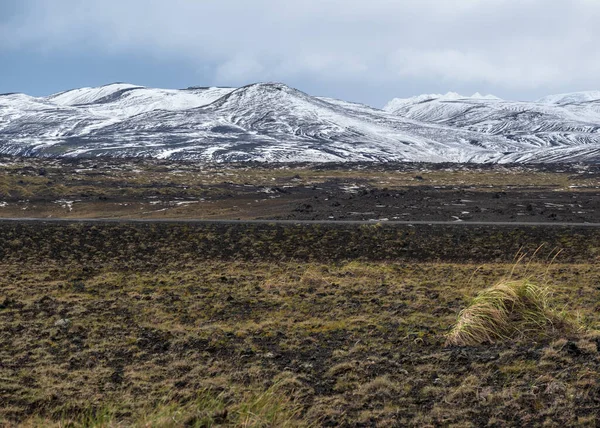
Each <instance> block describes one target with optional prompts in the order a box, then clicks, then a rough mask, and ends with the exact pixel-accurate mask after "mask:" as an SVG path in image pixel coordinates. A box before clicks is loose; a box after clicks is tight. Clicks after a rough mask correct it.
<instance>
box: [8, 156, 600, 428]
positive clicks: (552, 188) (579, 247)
mask: <svg viewBox="0 0 600 428" xmlns="http://www.w3.org/2000/svg"><path fill="white" fill-rule="evenodd" d="M599 178H600V169H599V168H598V167H592V166H577V165H575V166H564V167H563V166H544V167H542V166H536V167H507V168H505V167H500V166H493V167H492V166H476V167H475V166H460V167H459V166H456V165H454V166H451V165H448V166H443V165H441V166H440V165H437V166H432V165H416V164H415V165H391V164H389V165H387V164H386V165H378V166H370V167H369V168H366V167H365V166H364V165H344V166H340V165H337V166H336V165H328V166H314V165H312V166H311V165H288V166H284V167H281V168H279V167H258V166H256V165H254V166H252V165H236V166H231V165H229V166H219V165H212V166H210V165H209V166H206V165H204V166H198V165H192V164H185V163H179V164H175V163H169V162H162V161H149V160H135V161H110V162H108V161H103V160H98V159H94V160H71V161H69V160H41V159H35V160H31V159H11V158H7V159H3V160H1V161H0V217H1V218H0V272H1V274H0V426H30V427H38V426H39V427H46V426H56V427H66V426H75V427H79V426H86V427H87V426H96V427H105V426H106V427H120V426H140V427H150V426H152V427H163V426H165V427H171V426H175V427H179V426H195V427H207V426H215V425H223V426H241V427H250V426H252V427H254V426H257V427H279V426H289V427H303V426H315V427H318V426H344V427H366V426H415V427H427V426H461V427H462V426H542V425H544V426H590V427H594V426H599V425H600V416H599V415H600V380H599V379H600V332H599V331H600V270H599V269H598V265H599V263H600V228H598V227H597V225H594V224H578V225H574V224H570V225H566V224H561V223H562V222H576V223H600V180H599ZM7 217H12V218H13V219H6V218H7ZM23 217H38V218H42V219H43V218H47V217H52V218H65V217H71V218H75V219H82V218H98V217H111V218H113V219H116V218H118V219H127V218H134V219H146V218H149V219H156V218H174V219H198V218H204V219H210V218H229V219H232V218H233V219H235V218H241V219H250V218H268V219H276V218H284V219H309V220H311V219H319V220H328V219H338V220H339V219H347V220H370V219H374V220H379V221H377V222H373V223H369V224H362V225H356V224H331V223H326V222H325V223H324V222H317V223H310V224H294V223H286V224H275V223H271V222H264V223H260V224H258V223H244V222H232V223H222V222H221V223H218V222H184V221H166V222H158V223H157V222H154V223H151V222H146V221H138V222H136V221H119V222H106V221H96V222H86V221H55V222H48V221H37V220H36V221H24V220H22V218H23ZM385 219H387V220H398V219H399V220H409V222H407V223H404V224H399V223H397V224H394V223H391V222H386V221H385ZM415 220H423V221H425V222H424V223H421V224H413V223H410V222H414V221H415ZM430 220H443V221H445V220H450V221H452V220H460V221H457V222H456V223H452V224H445V225H442V224H428V223H427V222H428V221H430ZM470 220H471V221H483V222H489V221H508V222H517V221H518V222H521V223H524V222H532V224H527V225H525V224H518V225H517V224H477V223H472V224H469V221H470ZM540 222H541V223H544V222H546V223H547V222H549V223H553V224H551V225H547V224H543V225H542V224H536V223H540ZM536 249H539V251H538V252H537V254H536V255H535V257H533V258H531V259H525V261H523V262H521V263H515V261H514V258H515V256H516V255H517V254H519V253H521V252H528V253H529V255H530V256H531V255H532V254H533V253H534V251H536ZM559 250H562V252H561V253H560V254H559V255H558V257H557V258H556V260H554V262H552V256H553V255H556V254H557V252H558V251H559ZM529 260H532V262H531V263H529ZM506 278H511V279H524V278H527V279H528V280H529V281H531V283H532V284H537V285H540V286H541V287H542V289H545V287H547V289H548V290H549V291H550V292H551V296H550V297H549V298H548V303H549V304H552V307H551V308H550V307H549V308H546V306H545V304H546V300H544V302H543V306H544V307H543V308H542V309H543V311H538V312H537V313H538V314H539V313H542V314H551V315H552V316H551V317H547V320H544V319H541V318H539V317H538V316H537V315H536V317H530V318H531V319H534V320H536V322H538V320H539V325H538V324H533V325H532V324H531V323H530V324H524V325H526V328H523V327H522V326H521V325H520V324H516V323H513V321H516V320H518V319H517V318H518V317H513V312H511V311H509V312H510V314H509V315H510V316H509V317H508V318H507V319H505V320H504V321H506V323H508V324H511V325H510V326H508V327H507V328H506V329H505V330H504V331H509V330H510V331H511V333H514V332H515V328H513V327H515V326H516V328H518V330H517V331H516V334H515V335H514V336H512V337H510V338H505V339H503V340H500V341H496V342H495V343H481V342H480V341H479V342H477V345H475V346H448V343H457V344H461V343H462V344H464V343H465V341H464V340H463V339H464V338H465V337H466V338H467V339H469V338H471V339H472V338H473V337H474V336H473V335H471V336H469V335H468V333H469V331H474V330H461V331H459V332H460V333H461V334H458V335H455V336H452V337H453V338H454V340H450V341H449V342H447V336H448V334H449V333H450V332H451V329H452V326H453V325H454V324H455V323H456V321H457V319H458V317H459V314H460V313H461V310H462V309H464V308H466V307H468V306H469V304H470V303H472V302H473V298H474V297H475V296H477V295H478V293H479V292H480V291H482V290H484V289H486V288H488V287H491V286H493V285H494V284H496V283H497V282H498V281H499V280H502V279H506ZM510 284H512V283H510ZM526 284H529V283H526ZM530 289H533V290H537V289H535V288H531V287H530V288H528V290H530ZM504 290H505V291H506V287H505V288H504ZM508 292H510V290H508ZM488 294H489V293H488ZM542 294H544V296H545V293H542ZM489 295H493V293H492V294H489ZM478 299H479V300H477V301H478V302H479V303H480V306H479V307H480V308H481V307H484V309H486V310H488V311H489V312H493V311H494V310H495V309H496V307H495V306H493V305H494V304H495V303H492V304H490V302H489V301H487V302H486V301H484V300H482V298H481V296H479V298H478ZM482 302H483V304H482ZM486 305H487V306H486ZM473 308H475V309H476V308H477V306H471V309H470V312H469V311H467V312H463V313H462V314H463V318H461V319H462V320H465V314H467V316H470V317H471V320H472V319H482V317H480V318H477V313H476V311H475V309H473ZM523 308H525V309H528V308H529V307H526V306H525V305H524V306H523ZM509 309H510V308H509ZM547 309H548V310H547ZM480 315H481V314H480ZM491 318H492V317H489V319H484V321H493V320H492V319H491ZM567 319H568V320H569V323H571V324H569V325H570V326H571V327H570V328H569V329H563V328H562V327H561V325H559V324H560V321H561V320H567ZM548 320H549V321H552V323H550V324H549V323H548V322H546V321H548ZM513 324H514V325H513ZM487 325H491V324H490V323H488V324H487ZM538 326H539V328H537V327H538ZM471 327H472V325H471ZM509 327H510V328H509ZM465 331H466V332H467V333H465ZM479 332H481V330H479ZM463 333H464V334H463ZM487 333H488V332H487V331H483V337H485V336H486V334H487ZM503 334H504V333H503ZM494 337H495V336H494Z"/></svg>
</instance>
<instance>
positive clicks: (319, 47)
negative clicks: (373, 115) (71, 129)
mask: <svg viewBox="0 0 600 428" xmlns="http://www.w3.org/2000/svg"><path fill="white" fill-rule="evenodd" d="M598 22H600V1H598V0H0V93H7V92H25V93H27V94H30V95H34V96H44V95H49V94H51V93H55V92H59V91H63V90H67V89H71V88H77V87H84V86H99V85H103V84H108V83H113V82H128V83H133V84H138V85H143V86H152V87H162V88H185V87H189V86H241V85H245V84H250V83H255V82H272V81H277V82H284V83H286V84H288V85H290V86H293V87H295V88H298V89H300V90H302V91H305V92H307V93H309V94H311V95H320V96H329V97H335V98H340V99H344V100H348V101H356V102H362V103H365V104H369V105H372V106H376V107H382V106H383V105H384V104H385V103H386V102H387V101H389V100H390V99H392V98H395V97H402V98H404V97H410V96H414V95H419V94H423V93H446V92H449V91H453V92H459V93H461V94H464V95H471V94H472V93H475V92H480V93H482V94H494V95H496V96H499V97H501V98H505V99H513V100H534V99H537V98H539V97H541V96H544V95H548V94H553V93H563V92H574V91H584V90H599V89H600V55H598V48H599V47H600V25H598Z"/></svg>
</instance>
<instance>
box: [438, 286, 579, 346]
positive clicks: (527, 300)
mask: <svg viewBox="0 0 600 428" xmlns="http://www.w3.org/2000/svg"><path fill="white" fill-rule="evenodd" d="M550 300H551V293H550V291H549V289H548V288H547V287H541V286H538V285H536V284H534V283H533V282H531V281H530V280H528V279H522V280H502V281H500V282H498V283H497V284H496V285H494V286H493V287H491V288H488V289H487V290H484V291H482V292H481V293H479V294H478V295H477V296H476V297H475V298H474V299H473V301H472V302H471V304H470V305H469V306H468V307H467V308H465V309H463V310H462V311H461V312H460V314H459V316H458V321H457V323H456V324H455V326H454V328H453V329H452V330H451V331H450V333H449V334H448V337H447V339H446V345H447V346H448V345H455V346H473V345H479V344H481V343H486V342H487V343H494V342H496V341H499V340H505V339H509V338H511V337H513V336H515V335H517V334H520V335H540V334H542V335H548V336H551V335H553V334H555V333H557V332H558V333H566V332H573V331H576V330H578V329H580V328H581V327H580V325H579V322H578V321H577V320H576V319H575V318H573V317H572V316H569V314H567V313H566V312H565V311H563V310H558V309H556V308H554V307H553V306H552V305H551V303H550Z"/></svg>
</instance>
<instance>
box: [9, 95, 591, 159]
mask: <svg viewBox="0 0 600 428" xmlns="http://www.w3.org/2000/svg"><path fill="white" fill-rule="evenodd" d="M591 97H592V95H590V96H589V97H588V98H591ZM567 98H568V97H565V96H563V97H562V98H561V97H555V98H549V99H548V100H549V101H547V102H545V103H542V102H539V103H516V102H509V101H503V100H500V99H499V98H496V97H493V96H488V95H486V96H482V95H480V94H475V95H473V96H471V97H463V96H461V95H459V94H455V93H449V94H446V95H435V94H432V95H423V96H419V97H414V98H410V99H404V100H402V99H396V100H393V101H392V102H390V103H389V104H388V106H386V108H385V109H384V110H379V109H375V108H372V107H369V106H366V105H363V104H357V103H350V102H345V101H341V100H334V99H330V98H323V97H313V96H310V95H308V94H306V93H303V92H301V91H298V90H296V89H293V88H290V87H288V86H286V85H284V84H280V83H262V84H253V85H248V86H244V87H242V88H237V89H235V88H188V89H183V90H172V89H155V88H145V87H141V86H136V85H130V84H123V83H119V84H110V85H106V86H102V87H99V88H81V89H75V90H71V91H66V92H62V93H59V94H55V95H51V96H49V97H45V98H35V97H30V96H27V95H24V94H5V95H0V153H4V154H14V155H29V156H71V157H72V156H120V157H130V156H151V157H159V158H172V159H197V160H202V161H217V162H223V161H261V162H283V161H316V162H319V161H323V162H325V161H428V162H444V161H446V162H513V161H515V162H536V161H540V162H547V161H548V162H549V161H552V162H560V161H597V160H598V159H600V154H599V153H598V147H599V145H598V142H599V141H600V133H599V124H600V101H598V102H596V101H589V100H587V99H586V101H582V102H570V103H566V104H565V103H561V102H560V100H561V99H567ZM557 100H558V101H557ZM555 101H557V102H555Z"/></svg>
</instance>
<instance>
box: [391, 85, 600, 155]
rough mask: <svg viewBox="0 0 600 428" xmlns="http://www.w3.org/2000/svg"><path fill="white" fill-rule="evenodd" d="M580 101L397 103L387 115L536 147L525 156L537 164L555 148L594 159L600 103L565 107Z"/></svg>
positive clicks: (447, 98)
mask: <svg viewBox="0 0 600 428" xmlns="http://www.w3.org/2000/svg"><path fill="white" fill-rule="evenodd" d="M588 95H589V94H588ZM591 96H592V95H590V97H591ZM576 98H577V96H569V95H568V94H564V95H561V96H551V97H547V98H546V100H548V101H547V102H535V103H531V102H514V101H504V100H500V99H494V98H472V97H460V96H458V97H457V96H433V97H429V98H426V99H423V98H421V97H416V98H412V99H396V100H393V101H391V102H390V103H389V104H388V105H387V106H386V107H385V110H386V111H388V112H390V113H393V114H395V115H398V116H401V117H408V118H412V119H415V120H420V121H424V122H430V123H438V124H443V125H446V126H451V127H453V128H459V129H466V130H470V131H474V132H477V133H481V134H486V135H495V136H499V137H504V138H507V139H509V140H511V141H514V142H518V143H522V144H528V145H531V146H533V147H537V148H538V149H539V153H531V154H527V155H526V156H525V158H527V159H530V160H533V161H535V160H542V159H546V158H547V157H548V150H550V149H556V148H560V149H564V150H566V151H569V150H574V153H586V152H590V153H595V150H594V149H596V148H597V147H598V146H599V145H600V101H582V102H571V103H568V104H563V103H562V101H561V100H567V99H571V100H574V99H576ZM583 98H585V99H587V97H583ZM555 101H556V102H555ZM575 147H577V149H574V148H575ZM586 156H587V155H586ZM511 158H515V156H514V155H513V156H511ZM518 158H519V159H521V158H522V157H521V156H518ZM584 158H585V156H584Z"/></svg>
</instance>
